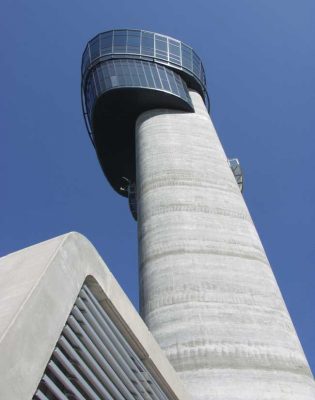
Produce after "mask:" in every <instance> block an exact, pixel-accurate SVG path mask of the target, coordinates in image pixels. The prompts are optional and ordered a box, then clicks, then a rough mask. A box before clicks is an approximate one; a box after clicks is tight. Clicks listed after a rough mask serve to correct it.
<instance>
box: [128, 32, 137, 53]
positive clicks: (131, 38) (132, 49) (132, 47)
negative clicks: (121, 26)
mask: <svg viewBox="0 0 315 400" xmlns="http://www.w3.org/2000/svg"><path fill="white" fill-rule="evenodd" d="M127 52H128V53H135V54H138V53H140V32H136V31H128V39H127Z"/></svg>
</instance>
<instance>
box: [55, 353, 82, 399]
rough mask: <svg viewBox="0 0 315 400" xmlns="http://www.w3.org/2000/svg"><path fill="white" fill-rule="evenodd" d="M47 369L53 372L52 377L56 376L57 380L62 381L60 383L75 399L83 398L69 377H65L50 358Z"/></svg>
mask: <svg viewBox="0 0 315 400" xmlns="http://www.w3.org/2000/svg"><path fill="white" fill-rule="evenodd" d="M48 369H49V370H51V372H52V373H53V374H54V377H56V378H57V379H58V380H59V382H60V383H62V385H63V386H64V387H65V388H66V389H67V390H69V392H70V393H71V394H73V395H74V396H75V398H76V399H78V400H85V399H84V397H83V396H82V395H81V393H80V392H79V391H78V389H77V388H76V387H75V386H74V385H73V383H72V382H71V380H70V379H69V377H67V376H66V375H65V374H64V373H63V372H62V371H61V370H60V369H59V368H58V366H57V365H56V364H55V363H54V362H53V361H52V360H50V361H49V363H48Z"/></svg>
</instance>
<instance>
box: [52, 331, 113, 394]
mask: <svg viewBox="0 0 315 400" xmlns="http://www.w3.org/2000/svg"><path fill="white" fill-rule="evenodd" d="M64 334H65V335H66V337H67V339H69V342H68V341H67V340H66V338H64V337H61V338H60V340H59V342H60V344H61V346H62V348H64V347H66V349H67V354H68V355H70V358H71V359H72V360H73V361H74V362H75V363H76V364H77V366H78V367H79V368H80V369H81V371H82V372H81V374H82V376H85V377H86V378H87V380H88V381H89V382H90V383H91V384H92V385H93V387H94V388H95V389H96V390H97V392H98V393H100V394H101V395H102V396H105V398H106V399H109V400H114V399H113V397H112V396H111V394H110V393H109V392H108V390H107V389H106V387H108V385H107V386H106V383H107V379H108V378H107V376H106V375H105V376H104V372H103V370H102V369H101V367H100V366H99V365H98V364H97V363H96V361H95V360H94V359H93V357H92V356H91V355H90V354H89V352H88V351H87V350H86V348H85V347H84V346H83V345H82V343H81V342H80V341H79V339H78V338H77V337H76V335H75V334H74V333H73V331H72V330H71V328H70V327H68V326H66V327H65V329H64ZM70 341H71V343H72V344H73V343H74V346H75V347H76V351H75V350H74V349H73V348H72V347H71V345H70V344H69V343H70ZM68 345H69V348H70V349H71V350H69V348H67V346H68ZM73 352H74V353H73ZM77 353H79V354H80V356H81V357H82V358H80V357H79V355H78V354H77ZM83 360H84V361H83ZM85 362H86V364H85Z"/></svg>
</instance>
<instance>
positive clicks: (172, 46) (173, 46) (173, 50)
mask: <svg viewBox="0 0 315 400" xmlns="http://www.w3.org/2000/svg"><path fill="white" fill-rule="evenodd" d="M169 51H170V54H173V55H175V56H177V57H179V56H180V47H179V44H178V43H176V42H174V41H172V40H169Z"/></svg>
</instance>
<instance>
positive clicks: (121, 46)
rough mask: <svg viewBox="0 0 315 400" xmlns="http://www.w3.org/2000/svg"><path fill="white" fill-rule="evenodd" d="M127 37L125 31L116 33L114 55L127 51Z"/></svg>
mask: <svg viewBox="0 0 315 400" xmlns="http://www.w3.org/2000/svg"><path fill="white" fill-rule="evenodd" d="M126 44H127V35H126V32H124V31H115V32H114V53H122V52H125V51H126Z"/></svg>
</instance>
